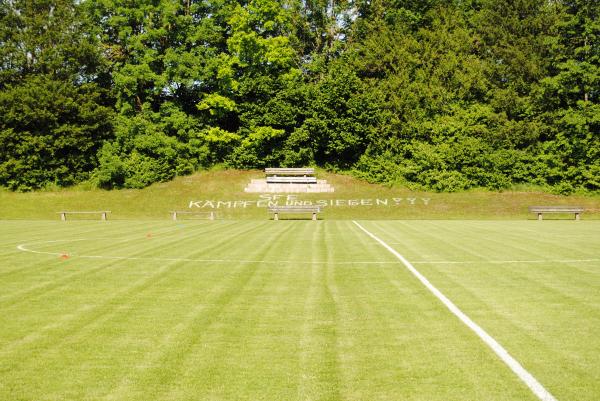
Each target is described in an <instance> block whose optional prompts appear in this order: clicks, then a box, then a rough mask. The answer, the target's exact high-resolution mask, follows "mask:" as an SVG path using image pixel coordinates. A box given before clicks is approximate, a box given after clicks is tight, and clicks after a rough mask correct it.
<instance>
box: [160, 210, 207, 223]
mask: <svg viewBox="0 0 600 401" xmlns="http://www.w3.org/2000/svg"><path fill="white" fill-rule="evenodd" d="M169 213H171V217H172V218H173V220H174V221H177V215H179V214H189V215H192V216H204V217H206V218H207V219H208V220H214V219H215V215H216V213H215V212H213V211H209V212H193V211H191V210H172V211H170V212H169Z"/></svg>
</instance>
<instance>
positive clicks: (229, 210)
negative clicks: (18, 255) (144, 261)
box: [0, 170, 600, 220]
mask: <svg viewBox="0 0 600 401" xmlns="http://www.w3.org/2000/svg"><path fill="white" fill-rule="evenodd" d="M262 176H263V173H262V172H261V171H257V170H254V171H236V170H225V171H209V172H202V173H198V174H195V175H192V176H187V177H178V178H176V179H175V180H173V181H171V182H167V183H161V184H155V185H152V186H150V187H149V188H146V189H142V190H115V191H104V190H83V189H78V188H75V189H65V190H56V191H39V192H31V193H13V192H9V191H5V190H2V191H0V219H57V218H58V215H57V214H56V212H58V211H61V210H110V211H112V214H111V216H110V219H113V220H117V219H168V218H169V211H170V210H187V209H188V208H189V205H190V202H191V201H194V202H196V201H200V203H196V204H197V205H200V206H204V207H202V208H196V207H194V208H193V209H192V210H205V211H209V210H213V209H211V203H208V204H207V203H206V202H205V201H207V200H209V201H214V202H213V203H212V206H215V208H216V207H217V206H219V207H218V208H216V209H214V210H216V211H217V213H218V217H219V218H225V219H248V218H250V219H265V218H267V213H266V211H265V208H264V207H257V206H256V201H257V200H259V199H260V195H259V194H248V193H245V192H244V187H245V186H246V185H247V183H248V182H249V181H250V179H251V178H261V177H262ZM317 176H318V177H319V178H322V179H326V180H327V181H328V182H329V183H330V184H332V185H333V187H334V188H335V192H334V193H328V194H294V195H292V196H294V197H295V198H294V199H295V200H296V201H298V200H302V201H308V200H310V201H313V202H316V201H318V200H321V201H325V202H327V204H328V205H329V206H328V207H327V208H326V209H325V212H324V213H323V214H322V215H321V217H322V218H324V219H352V218H359V219H528V218H529V219H532V218H534V216H533V215H532V214H530V213H528V212H527V207H528V206H531V205H577V206H583V207H585V208H586V213H584V215H583V218H584V219H600V196H598V195H590V196H580V195H577V196H575V195H572V196H558V195H552V194H547V193H543V192H527V191H523V192H521V191H519V192H517V191H504V192H490V191H483V190H474V191H466V192H460V193H450V194H448V193H431V192H421V191H411V190H408V189H405V188H397V187H394V188H389V187H386V186H381V185H373V184H369V183H367V182H365V181H362V180H358V179H355V178H352V177H349V176H345V175H337V174H330V173H326V172H323V171H319V172H318V174H317ZM286 196H287V195H283V196H281V198H280V199H279V202H284V201H285V200H286V199H285V197H286ZM394 198H395V199H396V200H394ZM377 199H379V200H380V201H377ZM361 200H363V201H362V205H360V203H361ZM218 201H222V202H228V201H253V203H252V202H251V203H250V204H247V205H246V207H245V208H244V207H243V206H242V204H241V203H238V204H233V203H232V204H231V207H227V204H226V203H221V204H220V205H219V204H218V203H217V202H218ZM386 202H387V205H386V204H385V203H386ZM265 203H266V202H263V205H264V204H265ZM332 203H333V205H332ZM336 203H337V205H336ZM377 203H379V204H377ZM411 203H412V204H411ZM350 204H358V205H354V206H350ZM233 206H236V207H233ZM571 217H572V216H569V215H565V216H562V215H549V216H548V218H561V219H562V218H571ZM74 218H77V217H74ZM84 218H95V216H94V217H92V216H85V217H84Z"/></svg>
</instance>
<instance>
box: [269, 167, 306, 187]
mask: <svg viewBox="0 0 600 401" xmlns="http://www.w3.org/2000/svg"><path fill="white" fill-rule="evenodd" d="M265 175H266V176H267V184H316V183H317V178H316V177H315V169H314V168H273V167H270V168H266V169H265Z"/></svg>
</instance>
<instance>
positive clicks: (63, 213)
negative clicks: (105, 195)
mask: <svg viewBox="0 0 600 401" xmlns="http://www.w3.org/2000/svg"><path fill="white" fill-rule="evenodd" d="M57 213H58V214H60V219H61V220H62V221H67V214H98V213H99V214H100V216H101V217H100V218H101V220H107V218H106V215H107V214H108V213H110V210H92V211H88V210H63V211H61V212H57Z"/></svg>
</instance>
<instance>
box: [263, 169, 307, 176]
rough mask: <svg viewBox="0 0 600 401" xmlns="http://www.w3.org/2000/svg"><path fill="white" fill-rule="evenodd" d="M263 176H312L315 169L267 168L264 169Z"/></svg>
mask: <svg viewBox="0 0 600 401" xmlns="http://www.w3.org/2000/svg"><path fill="white" fill-rule="evenodd" d="M265 174H266V175H267V176H270V175H276V176H280V175H284V176H314V175H315V169H314V168H275V167H267V168H266V169H265Z"/></svg>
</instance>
